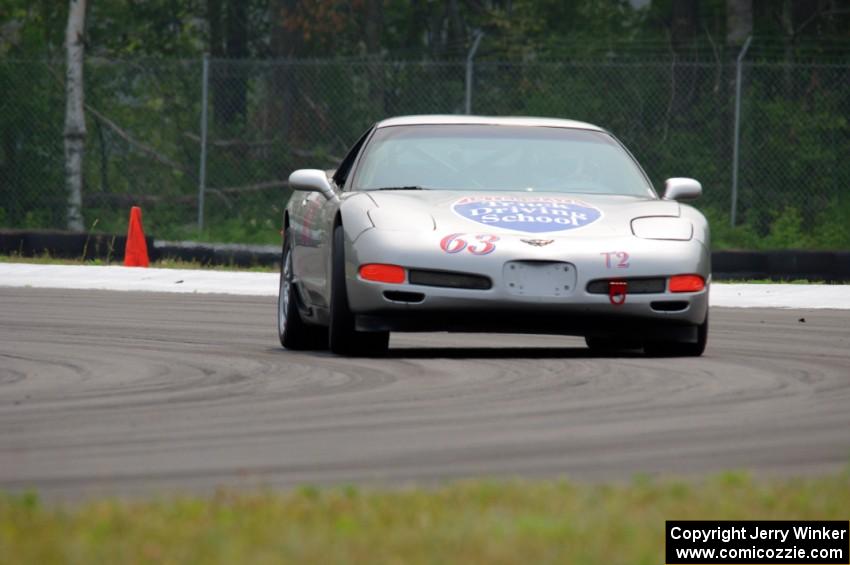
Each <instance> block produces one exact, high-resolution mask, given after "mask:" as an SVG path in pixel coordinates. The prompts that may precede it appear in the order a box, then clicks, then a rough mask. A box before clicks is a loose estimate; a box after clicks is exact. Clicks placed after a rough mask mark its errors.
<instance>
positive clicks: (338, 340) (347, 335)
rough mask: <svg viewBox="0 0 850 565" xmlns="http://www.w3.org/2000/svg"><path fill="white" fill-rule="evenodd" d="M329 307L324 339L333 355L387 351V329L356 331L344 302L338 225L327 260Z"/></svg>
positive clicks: (342, 235)
mask: <svg viewBox="0 0 850 565" xmlns="http://www.w3.org/2000/svg"><path fill="white" fill-rule="evenodd" d="M331 263H332V264H331V309H330V327H329V328H328V342H329V344H330V349H331V351H333V352H334V353H336V354H337V355H351V356H363V357H368V356H378V355H382V354H384V353H385V352H386V351H387V347H388V346H389V343H390V332H359V331H357V330H356V329H355V325H354V314H353V313H352V312H351V308H349V305H348V291H347V289H346V287H345V233H344V232H343V229H342V226H341V225H338V226H336V227H335V228H334V239H333V249H332V261H331Z"/></svg>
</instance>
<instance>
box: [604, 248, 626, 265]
mask: <svg viewBox="0 0 850 565" xmlns="http://www.w3.org/2000/svg"><path fill="white" fill-rule="evenodd" d="M600 255H604V256H605V268H606V269H611V268H613V267H616V268H618V269H628V268H629V254H628V253H626V252H625V251H604V252H602V253H600Z"/></svg>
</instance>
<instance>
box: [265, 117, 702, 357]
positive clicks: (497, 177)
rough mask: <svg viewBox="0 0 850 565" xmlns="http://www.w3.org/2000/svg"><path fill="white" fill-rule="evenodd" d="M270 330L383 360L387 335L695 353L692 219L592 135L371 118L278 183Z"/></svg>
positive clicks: (542, 126) (484, 121) (697, 321)
mask: <svg viewBox="0 0 850 565" xmlns="http://www.w3.org/2000/svg"><path fill="white" fill-rule="evenodd" d="M289 184H290V186H291V188H292V189H293V193H292V198H291V199H290V201H289V204H288V206H287V207H286V211H285V214H284V217H283V229H284V239H283V256H282V262H281V277H280V295H279V299H278V331H279V335H280V342H281V344H283V346H284V347H286V348H289V349H312V348H322V347H327V346H329V347H330V349H331V351H333V352H335V353H339V354H346V355H375V354H380V353H381V352H383V351H385V350H386V348H387V345H388V342H389V333H390V332H393V331H450V332H510V333H548V334H563V335H577V336H584V337H585V339H586V342H587V344H588V346H589V347H590V348H591V349H594V350H600V351H609V350H617V349H631V348H641V347H642V348H643V349H644V350H645V351H646V353H648V354H650V355H687V356H698V355H701V354H702V352H703V350H704V349H705V344H706V339H707V335H708V290H709V284H710V282H711V256H710V252H709V229H708V224H707V222H706V220H705V218H704V217H703V215H702V214H700V213H699V212H698V211H697V210H695V209H694V208H692V207H690V206H687V205H685V204H681V203H680V202H681V201H684V200H692V199H694V198H697V197H698V196H699V195H700V194H701V192H702V187H701V186H700V184H699V183H698V182H697V181H695V180H693V179H688V178H671V179H668V180H667V181H666V186H665V190H664V196H663V198H659V197H658V195H657V194H656V192H655V191H654V190H653V187H652V185H651V184H650V181H649V179H648V178H647V176H646V174H645V173H644V171H643V170H642V169H641V167H640V166H639V165H638V163H637V162H636V161H635V159H634V157H632V155H631V154H630V153H629V151H628V150H627V149H626V148H625V147H624V146H623V145H622V144H621V143H620V142H619V141H618V140H617V139H616V138H615V137H614V136H613V135H611V134H610V133H608V132H607V131H605V130H603V129H601V128H599V127H596V126H593V125H590V124H586V123H581V122H574V121H568V120H556V119H541V118H490V117H475V116H411V117H401V118H392V119H388V120H384V121H382V122H380V123H378V124H376V125H375V126H374V127H372V128H371V129H370V130H369V131H368V132H366V133H365V134H364V135H363V136H362V137H361V138H360V139H359V140H358V141H357V143H355V144H354V147H352V149H351V150H350V151H349V153H348V155H347V156H346V157H345V158H344V159H343V160H342V162H341V163H340V165H339V168H337V169H336V170H334V171H322V170H316V169H302V170H298V171H295V172H293V173H292V174H291V175H290V177H289Z"/></svg>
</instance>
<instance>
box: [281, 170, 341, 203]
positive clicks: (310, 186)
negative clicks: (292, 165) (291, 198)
mask: <svg viewBox="0 0 850 565" xmlns="http://www.w3.org/2000/svg"><path fill="white" fill-rule="evenodd" d="M289 186H290V187H291V188H292V190H303V191H305V192H321V193H322V195H323V196H324V197H325V198H327V199H331V198H333V197H334V196H335V195H336V193H335V192H334V189H333V188H332V187H331V183H330V181H329V180H328V176H327V173H325V171H321V170H319V169H298V170H297V171H293V172H292V174H291V175H289Z"/></svg>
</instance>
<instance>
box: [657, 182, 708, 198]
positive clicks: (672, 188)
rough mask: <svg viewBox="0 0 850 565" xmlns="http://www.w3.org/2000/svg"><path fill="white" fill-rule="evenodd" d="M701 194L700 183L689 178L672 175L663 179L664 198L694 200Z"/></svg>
mask: <svg viewBox="0 0 850 565" xmlns="http://www.w3.org/2000/svg"><path fill="white" fill-rule="evenodd" d="M700 196H702V185H701V184H700V183H699V181H697V180H694V179H689V178H682V177H674V178H671V179H667V180H666V181H664V200H695V199H697V198H699V197H700Z"/></svg>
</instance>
